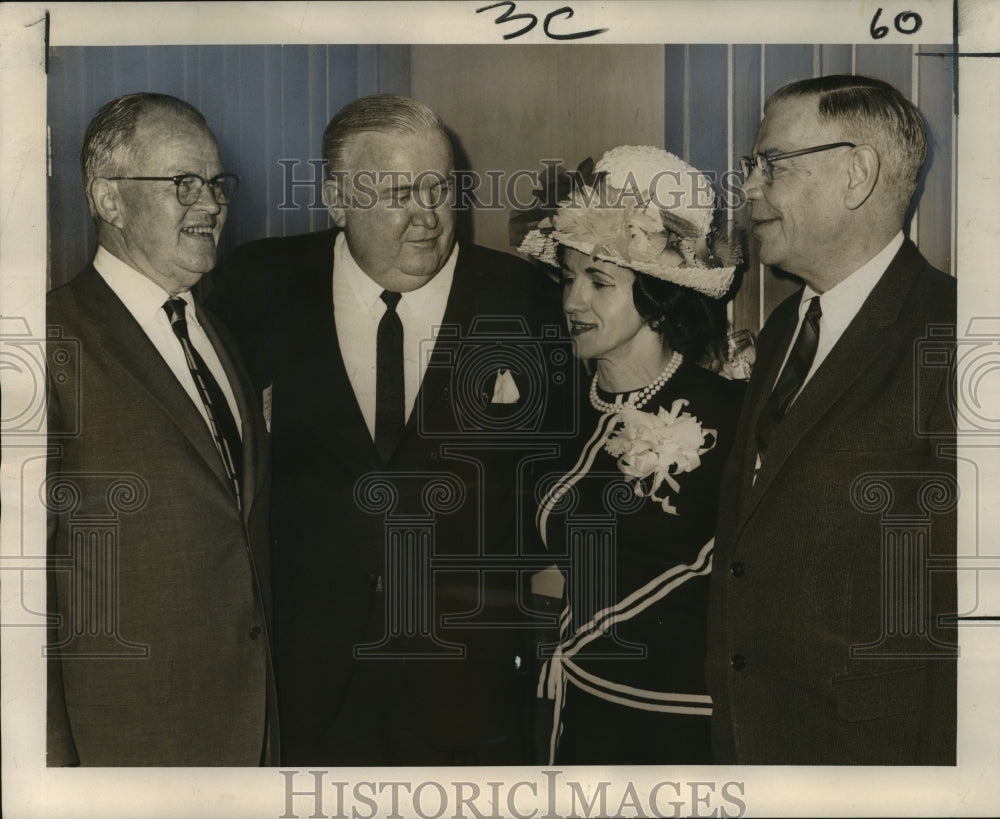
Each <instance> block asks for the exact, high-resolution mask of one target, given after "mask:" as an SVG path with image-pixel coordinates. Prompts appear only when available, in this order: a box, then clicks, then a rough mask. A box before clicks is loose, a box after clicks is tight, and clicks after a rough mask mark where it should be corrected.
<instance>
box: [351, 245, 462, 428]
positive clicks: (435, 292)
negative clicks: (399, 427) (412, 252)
mask: <svg viewBox="0 0 1000 819" xmlns="http://www.w3.org/2000/svg"><path fill="white" fill-rule="evenodd" d="M457 261H458V245H455V248H454V249H453V250H452V252H451V256H449V257H448V261H446V262H445V264H444V267H442V268H441V270H440V271H439V272H438V274H437V275H436V276H434V278H432V279H431V280H430V281H429V282H427V284H425V285H424V286H423V287H420V288H418V289H416V290H411V291H410V292H409V293H403V295H402V298H400V300H399V304H398V305H397V306H396V313H397V314H398V315H399V319H400V321H401V322H402V325H403V379H404V397H405V402H406V405H405V411H406V418H409V417H410V413H411V412H412V411H413V405H414V403H415V402H416V400H417V393H418V392H419V391H420V385H421V383H422V382H423V379H424V373H425V372H426V371H427V363H428V362H429V361H430V354H431V351H432V349H433V346H434V345H433V340H434V339H436V338H437V335H438V330H439V329H440V327H441V323H442V322H443V321H444V311H445V307H446V306H447V305H448V294H449V293H450V292H451V283H452V281H453V280H454V278H455V263H456V262H457ZM383 289H384V288H383V287H381V286H380V285H378V284H376V283H375V282H374V281H373V280H372V279H371V278H369V276H368V274H367V273H365V272H364V271H363V270H362V269H361V268H360V267H359V266H358V263H357V262H356V261H355V260H354V257H353V256H352V255H351V250H350V248H349V247H348V246H347V239H346V237H345V236H344V234H343V233H339V234H337V238H336V240H335V242H334V246H333V318H334V321H335V322H336V325H337V341H338V343H339V345H340V354H341V356H342V357H343V359H344V366H345V367H346V368H347V377H348V378H349V379H350V381H351V387H352V388H353V389H354V395H355V397H356V398H357V400H358V405H359V406H360V407H361V413H362V415H364V417H365V423H366V424H367V425H368V432H369V433H370V434H371V436H372V440H374V439H375V358H376V346H377V342H378V324H379V322H380V321H381V320H382V316H383V315H384V314H385V311H386V306H385V302H383V301H382V299H381V298H380V297H381V295H382V291H383Z"/></svg>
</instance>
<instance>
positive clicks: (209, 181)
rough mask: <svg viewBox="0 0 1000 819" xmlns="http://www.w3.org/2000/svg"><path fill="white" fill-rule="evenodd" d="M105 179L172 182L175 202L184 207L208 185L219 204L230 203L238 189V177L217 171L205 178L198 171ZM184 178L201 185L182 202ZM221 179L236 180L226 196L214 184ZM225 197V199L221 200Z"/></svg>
mask: <svg viewBox="0 0 1000 819" xmlns="http://www.w3.org/2000/svg"><path fill="white" fill-rule="evenodd" d="M104 178H105V179H107V180H109V181H111V182H173V183H174V193H175V194H176V195H177V202H178V204H180V205H183V206H184V207H186V208H189V207H191V206H192V205H193V204H194V203H195V202H197V201H198V199H199V198H200V197H201V192H202V191H203V190H204V189H205V186H206V185H208V186H209V187H211V189H212V195H213V196H214V197H215V201H216V202H217V203H218V204H220V205H230V204H232V201H233V199H235V198H236V191H238V190H239V189H240V177H239V176H238V175H237V174H234V173H217V174H216V175H215V176H213V177H212V178H211V179H205V177H203V176H202V175H201V174H198V173H179V174H177V175H176V176H105V177H104ZM184 179H198V180H200V181H201V185H199V186H198V190H197V191H196V194H197V195H196V196H195V197H194V199H192V200H191V201H190V202H184V201H183V200H182V199H181V182H182V180H184ZM223 179H234V180H236V186H235V187H234V188H233V192H232V194H231V195H230V196H228V197H222V196H220V195H219V191H218V189H217V188H216V185H217V184H218V183H219V182H220V180H223ZM223 199H225V201H223Z"/></svg>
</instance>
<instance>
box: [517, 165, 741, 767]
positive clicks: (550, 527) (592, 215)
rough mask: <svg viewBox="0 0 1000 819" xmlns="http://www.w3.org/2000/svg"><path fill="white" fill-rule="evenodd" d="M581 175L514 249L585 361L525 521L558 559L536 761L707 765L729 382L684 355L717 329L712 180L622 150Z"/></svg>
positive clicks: (734, 397)
mask: <svg viewBox="0 0 1000 819" xmlns="http://www.w3.org/2000/svg"><path fill="white" fill-rule="evenodd" d="M594 170H595V171H596V172H597V177H596V181H595V182H594V183H593V184H592V185H578V186H577V187H576V189H575V190H574V191H572V194H571V196H570V198H569V199H567V200H566V201H563V202H561V203H560V205H559V208H558V210H557V211H556V212H555V213H554V214H553V215H552V216H551V217H550V218H549V219H547V220H545V221H543V222H542V223H541V225H540V229H538V230H535V231H532V232H531V233H529V234H528V235H527V236H526V237H525V240H524V242H523V243H522V244H521V247H520V249H521V250H522V251H523V252H526V253H529V254H530V255H533V256H535V257H536V258H539V259H541V260H542V261H545V262H547V263H549V264H553V265H556V264H557V265H558V267H559V268H560V270H561V278H562V287H563V295H562V299H563V310H564V312H565V314H566V320H567V324H568V327H569V330H570V332H571V334H572V336H573V338H574V339H575V342H576V352H577V355H578V356H579V357H580V358H582V359H585V360H587V361H589V362H590V364H591V365H592V370H593V380H592V381H591V383H590V384H589V385H588V387H589V389H588V395H587V397H586V399H585V400H584V401H583V407H582V409H581V418H580V436H579V438H578V440H577V441H576V443H575V444H574V445H571V446H565V447H564V448H563V449H564V452H565V456H566V457H565V459H564V461H563V462H561V463H560V464H559V466H558V467H557V468H556V469H555V470H554V471H553V473H552V474H550V475H549V476H547V477H546V478H545V479H544V480H543V481H542V482H541V485H540V486H539V488H538V490H537V494H538V496H539V498H540V503H539V507H538V513H537V517H536V524H537V530H538V534H539V536H540V538H541V540H542V542H543V543H544V545H545V548H546V549H548V551H549V553H551V554H552V555H553V556H555V557H560V558H562V560H561V561H560V562H561V563H562V564H563V565H566V564H567V563H568V565H569V569H568V571H567V572H566V578H565V586H564V592H563V600H564V608H563V611H562V614H561V617H560V639H559V643H558V646H557V647H556V648H555V651H554V654H553V656H552V658H551V659H550V660H548V661H547V662H546V663H545V665H544V667H543V671H542V675H541V679H540V681H539V696H542V697H548V698H549V699H551V700H553V701H554V720H553V726H552V733H551V739H550V742H549V753H550V760H549V761H550V763H551V762H559V763H562V764H662V763H675V764H703V763H709V762H711V755H710V741H709V717H710V715H711V710H712V705H711V700H710V698H709V696H708V693H707V688H706V684H705V679H704V659H705V639H706V635H705V622H706V605H707V601H708V583H709V575H710V573H711V561H712V545H713V532H714V527H715V516H716V510H717V506H718V504H719V502H720V498H719V495H718V488H719V479H720V473H721V470H722V466H723V464H724V462H725V459H726V455H727V452H728V450H729V447H730V445H731V441H732V436H733V432H734V429H735V425H736V421H737V416H738V414H739V409H740V402H741V400H742V396H743V386H744V385H743V383H742V382H737V381H729V380H726V379H725V378H723V377H721V376H719V375H716V374H714V373H712V372H709V371H708V370H707V369H704V368H703V367H701V366H699V365H698V364H697V363H696V361H697V360H698V358H699V357H700V356H701V355H702V354H703V353H704V352H705V350H706V348H707V345H708V344H709V342H711V341H712V340H713V339H715V338H717V336H718V335H720V334H722V333H723V332H724V329H725V328H724V322H725V319H724V315H725V314H724V310H722V309H721V308H722V304H721V302H720V301H719V299H720V298H721V297H722V296H723V295H724V294H725V293H726V292H727V290H728V289H729V287H730V285H731V283H732V277H733V272H734V267H733V265H732V264H729V265H727V264H725V263H724V262H721V261H720V260H718V259H715V258H713V256H712V253H713V249H712V247H711V244H712V241H711V224H712V216H713V212H712V194H711V186H710V185H709V184H708V183H707V180H706V179H705V178H704V177H703V176H702V175H701V174H699V173H698V172H697V171H696V170H695V169H694V168H691V167H690V166H689V165H686V163H683V162H682V161H681V160H680V159H678V158H677V157H675V156H673V155H672V154H669V153H667V152H666V151H663V150H661V149H658V148H652V147H628V146H626V147H621V148H616V149H614V150H612V151H609V152H608V153H607V154H605V156H604V157H603V158H602V159H601V161H600V162H599V163H598V164H597V165H596V166H595V169H594ZM623 192H625V193H629V192H631V194H632V195H631V197H628V196H623V195H622V194H623ZM715 250H716V252H718V248H716V249H715Z"/></svg>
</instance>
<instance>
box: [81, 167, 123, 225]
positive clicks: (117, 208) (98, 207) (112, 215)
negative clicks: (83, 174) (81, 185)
mask: <svg viewBox="0 0 1000 819" xmlns="http://www.w3.org/2000/svg"><path fill="white" fill-rule="evenodd" d="M90 201H91V206H92V207H93V209H94V215H95V216H96V217H97V218H98V219H100V220H101V221H102V222H107V223H108V224H109V225H113V226H114V227H116V228H118V229H119V230H121V228H122V227H123V226H124V224H125V219H124V216H123V213H122V202H121V196H120V195H119V193H118V188H117V186H116V185H115V184H114V183H113V182H111V181H110V180H108V179H102V178H101V177H98V178H97V179H95V180H94V181H93V182H91V183H90Z"/></svg>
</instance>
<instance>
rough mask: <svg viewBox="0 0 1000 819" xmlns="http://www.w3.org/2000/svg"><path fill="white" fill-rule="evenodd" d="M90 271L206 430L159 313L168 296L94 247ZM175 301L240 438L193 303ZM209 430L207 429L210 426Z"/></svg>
mask: <svg viewBox="0 0 1000 819" xmlns="http://www.w3.org/2000/svg"><path fill="white" fill-rule="evenodd" d="M94 267H95V268H96V269H97V272H98V273H99V274H100V275H101V278H102V279H104V281H105V282H107V285H108V287H110V288H111V289H112V290H113V291H114V294H115V295H116V296H118V298H119V299H120V300H121V302H122V304H124V305H125V309H127V310H128V311H129V312H130V313H131V314H132V317H133V318H134V319H135V320H136V321H137V322H139V326H140V327H141V328H142V330H143V332H144V333H145V334H146V335H147V336H148V337H149V340H150V341H151V342H153V346H154V347H156V350H157V352H158V353H159V354H160V355H161V356H163V360H164V361H165V362H166V363H167V366H168V367H169V368H170V371H171V372H172V373H173V374H174V376H175V377H176V378H177V380H178V381H179V382H180V384H181V386H182V387H184V391H185V392H187V394H188V395H189V396H190V398H191V400H192V401H193V402H194V405H195V407H197V408H198V412H200V413H201V416H202V418H204V419H205V425H206V426H209V424H208V413H207V412H206V410H205V404H204V402H203V401H202V400H201V395H200V394H199V393H198V387H197V386H196V385H195V383H194V377H193V376H192V375H191V370H190V369H188V365H187V359H186V358H185V357H184V350H183V348H182V347H181V343H180V341H179V340H178V339H177V336H175V335H174V331H173V328H172V327H171V326H170V318H169V317H168V316H167V311H166V310H164V309H163V305H164V303H165V302H166V301H167V300H168V299H170V298H172V297H171V295H170V294H169V293H167V292H166V291H165V290H164V289H163V288H162V287H160V286H159V285H158V284H156V282H154V281H153V280H152V279H150V278H148V277H147V276H144V275H143V274H142V273H140V272H138V271H137V270H135V269H133V268H132V267H130V266H129V265H127V264H126V263H125V262H123V261H122V260H121V259H119V258H118V257H117V256H113V255H112V254H111V253H109V252H108V251H107V250H105V249H104V248H103V247H100V246H98V248H97V254H96V255H95V256H94ZM177 298H181V299H184V301H185V302H187V307H186V308H185V316H186V318H187V325H188V337H189V338H190V339H191V344H192V345H193V346H194V348H195V349H196V350H197V351H198V354H199V355H200V356H201V357H202V359H203V360H204V361H205V366H207V367H208V369H209V370H211V371H212V375H213V376H215V380H216V381H218V382H219V388H220V389H221V390H222V394H223V395H225V397H226V401H227V402H228V404H229V409H230V411H231V412H232V413H233V420H234V421H235V422H236V429H237V430H238V431H239V432H240V435H241V436H242V434H243V425H242V419H241V418H240V411H239V409H238V408H237V406H236V396H235V395H234V393H233V388H232V387H231V386H230V384H229V379H228V378H227V377H226V371H225V370H224V369H223V368H222V363H221V362H220V361H219V356H218V354H217V353H216V352H215V348H214V347H212V343H211V342H210V341H209V340H208V336H207V335H205V330H204V328H203V327H202V326H201V323H200V322H199V321H198V313H197V309H196V308H195V305H194V299H193V298H192V297H191V294H190V293H189V292H187V291H185V292H183V293H178V294H177ZM209 428H210V429H211V427H210V426H209Z"/></svg>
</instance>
